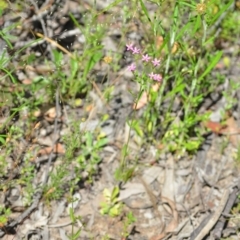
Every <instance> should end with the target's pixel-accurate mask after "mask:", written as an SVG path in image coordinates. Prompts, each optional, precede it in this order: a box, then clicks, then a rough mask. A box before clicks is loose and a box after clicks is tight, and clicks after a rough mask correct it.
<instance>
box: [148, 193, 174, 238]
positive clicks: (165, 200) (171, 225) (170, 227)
mask: <svg viewBox="0 0 240 240" xmlns="http://www.w3.org/2000/svg"><path fill="white" fill-rule="evenodd" d="M162 201H163V203H165V204H166V203H167V204H168V206H169V207H170V208H171V210H172V220H171V222H170V223H169V224H168V225H167V226H166V228H165V229H164V232H162V233H161V234H159V235H157V236H153V237H152V238H151V239H150V240H161V239H163V238H164V237H165V236H166V235H167V233H171V232H174V230H175V229H176V228H177V226H178V212H177V208H176V205H175V203H174V202H173V201H172V200H170V199H169V198H166V197H162Z"/></svg>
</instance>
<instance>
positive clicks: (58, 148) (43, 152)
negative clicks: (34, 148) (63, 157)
mask: <svg viewBox="0 0 240 240" xmlns="http://www.w3.org/2000/svg"><path fill="white" fill-rule="evenodd" d="M52 151H53V153H58V154H64V153H65V149H64V147H63V145H62V144H61V143H57V144H56V145H55V146H54V147H53V148H52V147H45V148H42V149H40V150H39V151H38V154H37V155H38V156H41V155H48V154H50V153H51V152H52Z"/></svg>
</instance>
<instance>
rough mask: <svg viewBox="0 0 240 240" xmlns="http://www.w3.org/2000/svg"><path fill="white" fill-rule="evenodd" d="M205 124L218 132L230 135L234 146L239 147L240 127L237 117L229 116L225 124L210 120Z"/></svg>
mask: <svg viewBox="0 0 240 240" xmlns="http://www.w3.org/2000/svg"><path fill="white" fill-rule="evenodd" d="M204 126H205V127H207V128H208V129H210V130H211V131H212V132H214V133H217V134H223V135H229V140H230V142H231V143H232V145H233V146H234V147H238V146H239V144H240V128H239V127H238V125H237V123H236V121H235V119H234V118H233V117H229V118H228V119H227V120H226V121H225V124H221V123H218V122H212V121H208V122H205V123H204Z"/></svg>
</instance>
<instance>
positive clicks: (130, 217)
mask: <svg viewBox="0 0 240 240" xmlns="http://www.w3.org/2000/svg"><path fill="white" fill-rule="evenodd" d="M136 221H137V219H136V218H135V217H134V215H133V213H132V212H128V213H127V215H126V217H125V219H124V221H123V231H122V237H124V239H125V238H127V237H128V236H129V226H130V225H131V224H133V223H135V222H136Z"/></svg>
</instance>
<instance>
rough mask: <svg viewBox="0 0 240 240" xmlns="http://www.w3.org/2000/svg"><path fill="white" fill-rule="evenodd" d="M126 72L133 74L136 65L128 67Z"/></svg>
mask: <svg viewBox="0 0 240 240" xmlns="http://www.w3.org/2000/svg"><path fill="white" fill-rule="evenodd" d="M127 69H128V71H131V72H134V71H135V70H136V65H135V64H134V63H132V64H131V65H130V66H128V67H127Z"/></svg>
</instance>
